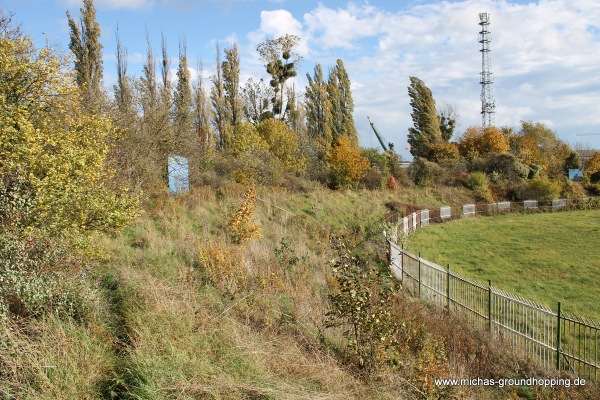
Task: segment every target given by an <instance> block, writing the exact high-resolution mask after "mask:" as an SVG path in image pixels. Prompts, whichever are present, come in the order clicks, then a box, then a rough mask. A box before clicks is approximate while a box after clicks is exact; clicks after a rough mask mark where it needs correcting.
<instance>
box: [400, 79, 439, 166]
mask: <svg viewBox="0 0 600 400" xmlns="http://www.w3.org/2000/svg"><path fill="white" fill-rule="evenodd" d="M408 96H409V97H410V105H411V107H412V110H413V111H412V113H411V117H412V120H413V124H414V126H413V127H411V128H408V144H410V153H411V154H412V155H413V156H414V157H416V158H425V159H427V160H430V159H432V150H431V145H433V144H435V143H438V142H441V141H442V133H441V131H440V120H439V119H438V116H437V113H436V108H435V100H434V99H433V95H432V94H431V90H430V89H429V88H428V87H427V86H426V85H425V83H424V82H423V81H422V80H420V79H419V78H416V77H414V76H411V77H410V86H408Z"/></svg>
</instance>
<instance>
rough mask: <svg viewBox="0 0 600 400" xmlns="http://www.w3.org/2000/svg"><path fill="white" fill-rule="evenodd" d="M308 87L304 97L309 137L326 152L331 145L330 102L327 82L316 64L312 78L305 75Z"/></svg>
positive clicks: (319, 66)
mask: <svg viewBox="0 0 600 400" xmlns="http://www.w3.org/2000/svg"><path fill="white" fill-rule="evenodd" d="M306 78H307V79H308V86H306V93H305V95H304V98H305V104H306V114H307V115H306V126H307V131H308V135H309V137H311V138H312V139H313V140H316V141H317V142H318V143H319V144H320V145H321V146H323V147H324V148H325V149H326V150H327V149H329V147H331V145H332V143H333V134H332V131H331V120H332V119H333V116H332V114H331V107H332V106H331V101H330V100H329V96H328V93H327V82H325V80H324V78H323V69H322V68H321V65H320V64H316V65H315V68H314V73H313V76H312V77H311V76H310V74H308V73H307V74H306Z"/></svg>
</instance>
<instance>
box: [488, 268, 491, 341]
mask: <svg viewBox="0 0 600 400" xmlns="http://www.w3.org/2000/svg"><path fill="white" fill-rule="evenodd" d="M488 329H489V331H490V332H491V331H492V280H491V279H488Z"/></svg>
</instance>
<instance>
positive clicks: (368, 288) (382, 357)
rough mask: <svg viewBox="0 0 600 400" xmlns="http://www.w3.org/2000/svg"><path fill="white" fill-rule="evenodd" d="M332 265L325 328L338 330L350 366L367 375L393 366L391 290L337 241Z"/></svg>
mask: <svg viewBox="0 0 600 400" xmlns="http://www.w3.org/2000/svg"><path fill="white" fill-rule="evenodd" d="M335 247H336V249H337V251H338V254H339V257H338V259H337V260H336V262H335V264H334V265H333V273H334V276H335V279H336V284H337V285H336V286H337V287H336V289H335V290H334V293H333V294H331V295H330V296H329V300H330V302H331V310H330V311H329V312H328V313H327V322H326V327H329V328H331V327H341V328H342V330H343V336H344V338H345V339H346V341H347V342H346V345H347V350H348V353H349V354H348V356H349V357H348V358H349V360H350V363H351V364H352V365H353V366H355V367H357V368H358V369H359V370H361V371H363V372H365V373H367V375H368V374H370V373H371V372H372V371H374V370H376V369H378V368H379V367H381V366H382V365H385V364H388V365H396V364H397V363H398V361H399V360H398V359H399V356H400V349H399V344H398V340H397V334H398V331H399V329H400V327H399V325H398V321H397V320H396V318H394V316H393V315H392V312H391V309H392V307H391V303H392V299H393V296H394V293H395V287H389V285H386V282H385V280H384V279H383V276H382V275H381V274H380V273H378V272H377V271H376V269H375V268H373V267H371V266H369V265H367V264H366V263H365V262H364V261H363V260H362V259H360V258H358V257H356V256H353V255H351V251H350V249H348V248H347V247H346V245H345V244H344V243H342V242H341V241H337V242H336V243H335Z"/></svg>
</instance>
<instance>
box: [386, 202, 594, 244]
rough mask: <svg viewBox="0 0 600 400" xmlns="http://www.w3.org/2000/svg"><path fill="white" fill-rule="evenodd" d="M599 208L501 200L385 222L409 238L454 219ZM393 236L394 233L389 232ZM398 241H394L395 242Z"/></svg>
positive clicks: (396, 216) (589, 204)
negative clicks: (397, 227) (418, 230)
mask: <svg viewBox="0 0 600 400" xmlns="http://www.w3.org/2000/svg"><path fill="white" fill-rule="evenodd" d="M589 209H600V197H584V198H579V199H554V200H547V201H538V200H525V201H514V202H510V201H501V202H497V203H485V204H463V205H461V206H442V207H439V208H435V209H423V210H418V211H415V212H413V213H410V214H409V215H407V216H404V217H402V218H401V217H400V214H399V213H395V214H392V215H390V216H388V217H387V221H388V222H391V223H394V224H398V225H399V228H401V232H402V234H403V235H404V236H407V235H410V234H411V233H413V232H415V231H416V230H417V229H419V228H423V227H426V226H429V225H431V224H436V223H442V222H447V221H451V220H455V219H462V218H469V217H474V216H491V215H500V214H508V213H535V212H558V211H574V210H589ZM392 235H393V236H396V232H393V233H392ZM393 239H394V238H393ZM395 241H397V240H395Z"/></svg>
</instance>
